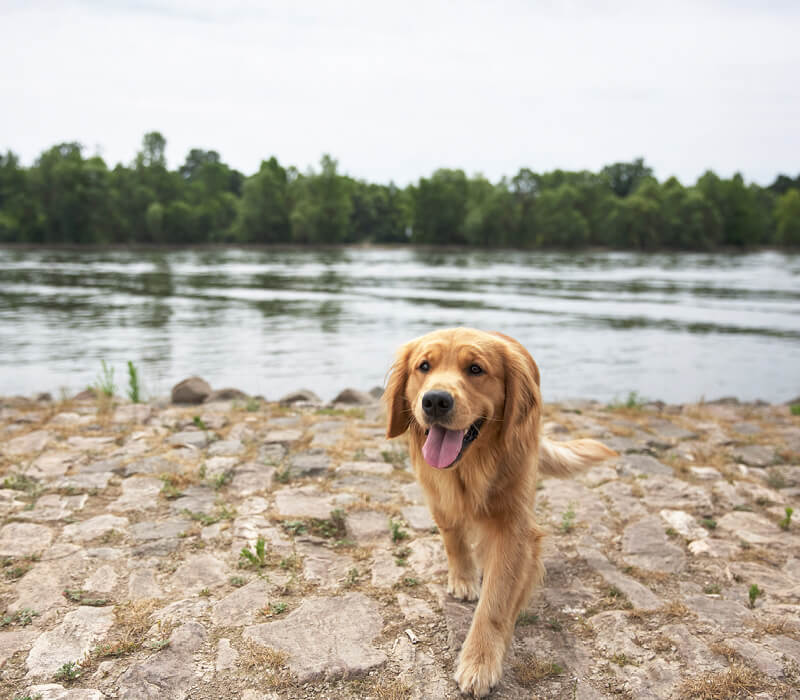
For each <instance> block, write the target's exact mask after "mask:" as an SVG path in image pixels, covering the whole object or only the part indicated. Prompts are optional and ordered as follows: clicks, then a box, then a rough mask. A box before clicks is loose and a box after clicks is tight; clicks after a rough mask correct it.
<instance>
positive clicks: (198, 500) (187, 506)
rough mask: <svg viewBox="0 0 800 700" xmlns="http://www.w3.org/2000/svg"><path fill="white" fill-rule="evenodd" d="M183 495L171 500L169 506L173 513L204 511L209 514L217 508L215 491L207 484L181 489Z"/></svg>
mask: <svg viewBox="0 0 800 700" xmlns="http://www.w3.org/2000/svg"><path fill="white" fill-rule="evenodd" d="M182 491H183V496H181V497H180V498H176V499H175V500H174V501H171V502H170V504H169V508H170V510H171V511H172V512H173V513H183V512H184V511H187V510H188V511H189V512H190V513H205V514H206V515H209V514H211V513H213V512H214V511H215V510H216V508H217V493H216V491H212V490H211V489H210V488H208V487H207V486H190V487H189V488H186V489H182Z"/></svg>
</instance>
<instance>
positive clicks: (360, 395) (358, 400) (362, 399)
mask: <svg viewBox="0 0 800 700" xmlns="http://www.w3.org/2000/svg"><path fill="white" fill-rule="evenodd" d="M375 401H376V399H375V397H374V396H372V395H371V394H368V393H366V392H364V391H359V390H358V389H349V388H348V389H343V390H342V391H340V392H339V393H338V394H337V395H336V398H335V399H334V400H333V403H346V404H354V405H360V406H365V405H367V404H372V403H375Z"/></svg>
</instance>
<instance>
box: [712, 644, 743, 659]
mask: <svg viewBox="0 0 800 700" xmlns="http://www.w3.org/2000/svg"><path fill="white" fill-rule="evenodd" d="M708 648H709V649H711V651H713V652H714V653H715V654H719V655H720V656H722V657H724V658H725V660H726V661H727V662H728V663H729V664H732V663H733V662H734V661H736V659H738V658H739V652H738V651H736V649H734V648H733V647H732V646H730V645H728V644H725V642H712V643H711V644H709V645H708Z"/></svg>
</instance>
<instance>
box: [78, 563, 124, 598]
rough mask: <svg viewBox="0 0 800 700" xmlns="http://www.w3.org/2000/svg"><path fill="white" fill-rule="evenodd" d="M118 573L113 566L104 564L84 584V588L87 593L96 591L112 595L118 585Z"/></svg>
mask: <svg viewBox="0 0 800 700" xmlns="http://www.w3.org/2000/svg"><path fill="white" fill-rule="evenodd" d="M118 579H119V576H117V572H116V571H115V570H114V567H113V566H110V565H109V564H103V565H102V566H101V567H100V568H99V569H97V571H95V572H94V573H93V574H92V575H91V576H90V577H89V578H87V579H86V581H84V582H83V587H84V588H85V589H86V590H87V591H96V592H98V593H110V592H111V591H113V590H114V586H116V585H117V580H118Z"/></svg>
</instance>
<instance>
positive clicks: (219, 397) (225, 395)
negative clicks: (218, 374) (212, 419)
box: [205, 387, 250, 403]
mask: <svg viewBox="0 0 800 700" xmlns="http://www.w3.org/2000/svg"><path fill="white" fill-rule="evenodd" d="M249 398H250V397H249V396H248V395H247V394H245V393H244V392H243V391H240V390H239V389H232V388H230V387H228V388H225V389H217V390H216V391H212V392H211V393H210V394H209V395H208V396H207V397H206V400H205V401H206V403H212V402H213V401H247V399H249Z"/></svg>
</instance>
